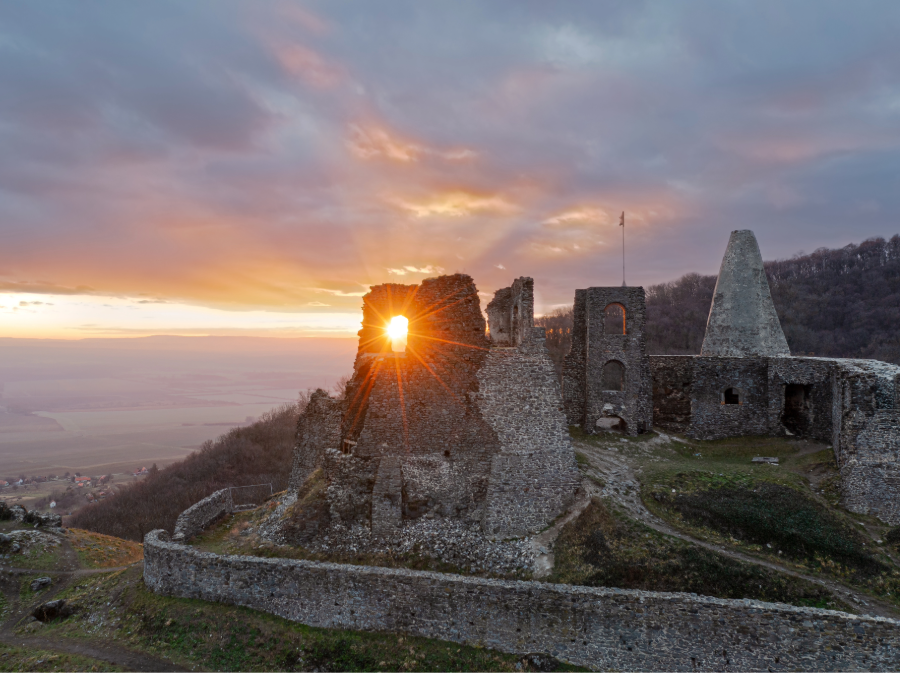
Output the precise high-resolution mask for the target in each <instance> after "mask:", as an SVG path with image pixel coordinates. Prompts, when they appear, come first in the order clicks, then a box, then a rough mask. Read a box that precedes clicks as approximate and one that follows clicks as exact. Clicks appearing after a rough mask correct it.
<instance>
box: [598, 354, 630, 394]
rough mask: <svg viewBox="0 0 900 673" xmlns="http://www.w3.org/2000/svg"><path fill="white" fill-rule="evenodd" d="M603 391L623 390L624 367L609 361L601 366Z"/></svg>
mask: <svg viewBox="0 0 900 673" xmlns="http://www.w3.org/2000/svg"><path fill="white" fill-rule="evenodd" d="M602 384H603V390H625V365H623V364H622V363H621V362H619V361H618V360H610V361H609V362H607V363H606V364H605V365H603V379H602Z"/></svg>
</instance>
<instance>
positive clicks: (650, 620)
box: [144, 530, 900, 671]
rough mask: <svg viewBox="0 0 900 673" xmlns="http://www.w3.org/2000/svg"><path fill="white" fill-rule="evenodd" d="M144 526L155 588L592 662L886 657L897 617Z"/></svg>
mask: <svg viewBox="0 0 900 673" xmlns="http://www.w3.org/2000/svg"><path fill="white" fill-rule="evenodd" d="M166 535H167V534H166V533H165V531H161V530H155V531H152V532H151V533H149V534H148V535H147V536H146V537H145V539H144V581H145V582H146V584H147V586H148V587H150V589H151V590H153V591H154V592H156V593H159V594H163V595H168V596H181V597H187V598H199V599H202V600H208V601H218V602H222V603H228V604H232V605H242V606H246V607H249V608H253V609H256V610H261V611H264V612H268V613H271V614H275V615H278V616H280V617H283V618H286V619H290V620H293V621H297V622H301V623H303V624H308V625H310V626H319V627H325V628H338V629H355V630H367V631H389V632H398V633H406V634H410V635H416V636H424V637H428V638H439V639H442V640H448V641H453V642H458V643H465V644H470V645H480V646H484V647H490V648H494V649H498V650H502V651H505V652H513V653H522V652H548V653H550V654H553V655H554V656H556V657H559V658H560V659H563V660H566V661H569V662H572V663H575V664H580V665H583V666H588V667H590V668H593V669H596V670H609V669H625V670H645V671H648V670H668V671H697V670H747V671H766V670H768V671H777V670H821V671H836V670H861V669H865V670H882V671H884V670H896V667H897V662H898V661H900V622H898V621H896V620H891V619H884V618H879V617H860V616H855V615H850V614H846V613H841V612H834V611H831V610H819V609H814V608H797V607H792V606H788V605H782V604H775V603H762V602H759V601H751V600H725V599H717V598H709V597H703V596H696V595H693V594H682V593H656V592H646V591H635V590H626V589H608V588H595V587H581V586H570V585H562V584H549V583H542V582H516V581H503V580H490V579H481V578H475V577H466V576H462V575H450V574H442V573H433V572H424V571H414V570H401V569H393V568H376V567H371V566H353V565H338V564H332V563H315V562H311V561H296V560H291V559H271V558H257V557H248V556H218V555H216V554H212V553H208V552H201V551H198V550H196V549H193V548H191V547H188V546H185V545H181V544H176V543H172V542H168V541H167V540H166Z"/></svg>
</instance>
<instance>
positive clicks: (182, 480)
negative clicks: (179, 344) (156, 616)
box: [65, 404, 300, 541]
mask: <svg viewBox="0 0 900 673" xmlns="http://www.w3.org/2000/svg"><path fill="white" fill-rule="evenodd" d="M299 412H300V407H299V406H298V405H297V404H288V405H284V406H282V407H279V408H277V409H273V410H272V411H270V412H269V413H267V414H264V415H263V416H262V418H261V419H260V420H259V421H257V422H255V423H253V424H252V425H249V426H246V427H242V428H235V429H233V430H231V431H229V432H227V433H226V434H224V435H222V436H221V437H219V438H218V439H216V440H215V441H212V442H207V443H206V444H204V446H203V448H201V449H200V450H199V451H195V452H194V453H192V454H191V455H190V456H188V457H187V458H185V459H184V460H182V461H179V462H177V463H173V464H172V465H169V466H168V467H166V468H164V469H162V470H154V471H152V472H151V474H150V475H148V476H147V477H146V478H145V479H144V480H143V481H140V482H137V483H135V484H131V485H129V486H126V487H124V488H122V489H121V490H119V491H118V492H117V493H115V494H114V495H112V496H110V497H108V498H106V499H105V500H102V501H101V502H99V503H97V504H94V505H88V506H87V507H84V508H82V509H81V510H79V511H77V512H76V513H75V514H74V515H73V516H71V517H69V518H68V520H66V522H65V524H66V525H67V526H70V527H75V528H85V529H88V530H93V531H96V532H98V533H105V534H106V535H114V536H116V537H120V538H124V539H127V540H135V541H141V540H143V539H144V534H145V533H147V532H149V531H151V530H153V529H154V528H165V529H167V530H172V528H174V526H175V520H176V519H177V518H178V515H179V514H180V513H181V512H183V511H184V510H186V509H187V508H188V507H190V506H191V505H193V504H194V503H195V502H197V501H198V500H202V499H203V498H205V497H206V496H208V495H209V494H210V493H213V492H214V491H217V490H219V489H220V488H224V487H226V486H249V485H253V484H271V485H272V489H274V491H281V490H284V489H285V488H286V487H287V483H288V479H289V477H290V470H291V454H292V451H293V448H294V436H295V433H296V427H297V416H298V414H299ZM257 491H258V492H257V493H250V492H248V493H246V494H245V495H247V496H254V495H259V494H264V495H266V496H268V495H269V493H270V492H271V491H270V489H269V488H268V487H265V488H261V489H257Z"/></svg>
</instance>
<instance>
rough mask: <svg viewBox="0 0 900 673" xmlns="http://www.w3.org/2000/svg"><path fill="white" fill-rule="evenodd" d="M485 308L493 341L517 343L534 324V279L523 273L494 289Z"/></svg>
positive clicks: (501, 344) (507, 343) (526, 338)
mask: <svg viewBox="0 0 900 673" xmlns="http://www.w3.org/2000/svg"><path fill="white" fill-rule="evenodd" d="M486 310H487V314H488V325H489V331H490V335H491V341H492V343H494V345H497V346H518V345H519V344H521V343H523V342H524V341H527V340H528V339H530V338H531V337H530V335H531V330H532V329H533V328H534V280H532V279H531V278H527V277H524V276H523V277H521V278H517V279H516V280H515V281H513V284H512V285H511V286H510V287H504V288H501V289H500V290H497V291H496V292H495V293H494V298H493V299H492V300H491V302H490V303H489V304H488V305H487V309H486Z"/></svg>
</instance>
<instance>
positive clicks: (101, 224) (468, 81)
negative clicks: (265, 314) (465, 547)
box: [0, 0, 900, 335]
mask: <svg viewBox="0 0 900 673" xmlns="http://www.w3.org/2000/svg"><path fill="white" fill-rule="evenodd" d="M398 16H403V18H404V20H403V21H398V20H397V17H398ZM898 22H900V5H898V6H895V5H892V4H890V3H885V4H882V5H879V6H878V7H877V8H874V7H863V8H862V9H860V8H858V7H856V6H855V5H854V6H852V7H851V6H849V5H847V4H845V3H837V2H830V1H824V2H823V1H822V0H797V1H796V2H794V3H791V4H790V6H782V5H779V4H775V3H772V4H770V3H761V4H760V3H749V2H731V3H704V4H690V3H681V4H679V3H669V2H665V0H648V1H646V2H635V3H593V4H585V5H577V6H576V5H570V4H567V3H525V4H524V5H523V4H521V3H516V2H507V1H504V0H497V1H496V2H492V3H444V4H434V3H432V4H429V5H428V6H427V7H422V6H420V4H419V3H415V2H412V1H410V0H398V2H397V4H396V5H395V6H394V8H393V9H391V10H389V11H386V10H384V9H383V8H382V7H381V6H380V5H375V4H370V3H363V2H360V3H317V4H314V5H307V3H304V6H300V5H297V4H296V3H287V2H285V3H282V2H278V3H252V4H248V3H239V2H233V1H232V0H222V1H221V2H208V1H206V0H198V1H197V2H191V3H172V4H165V5H164V6H163V8H162V9H161V8H160V6H159V5H157V4H155V3H147V4H124V3H113V4H111V5H109V6H107V5H103V6H100V5H95V4H91V3H88V4H84V5H78V6H77V7H76V6H74V5H70V4H66V3H62V2H58V3H54V2H52V1H51V2H49V3H0V26H2V29H0V90H2V91H3V92H4V93H5V95H3V96H0V119H2V120H3V122H2V124H0V147H2V148H3V152H2V154H0V235H2V240H3V245H2V246H0V269H2V270H3V273H2V274H0V278H3V279H5V280H3V281H0V292H4V293H12V294H15V293H20V294H28V293H33V294H35V295H50V294H55V295H86V296H87V295H92V296H95V297H97V296H104V297H116V298H120V299H122V300H123V301H127V302H128V303H129V304H130V305H131V306H137V307H140V308H141V309H142V310H143V309H147V310H149V309H152V308H153V306H152V305H150V304H147V303H140V302H150V301H167V302H170V303H171V304H173V305H174V304H177V303H179V302H187V303H189V304H191V305H194V306H205V307H210V306H212V307H219V308H227V309H228V310H229V311H246V310H248V309H254V308H261V307H264V308H267V309H274V308H278V310H281V309H284V310H290V311H302V310H308V311H309V312H321V313H327V312H330V311H332V310H334V311H337V310H345V311H347V312H354V311H358V308H359V306H358V304H359V302H358V298H359V297H360V296H361V295H362V294H364V293H365V289H366V288H368V287H369V286H371V285H373V284H376V283H382V282H388V281H390V280H398V279H400V278H404V279H405V278H417V277H418V276H417V274H428V275H431V274H433V273H443V271H441V269H446V270H447V272H456V271H459V272H465V273H469V274H471V275H472V276H473V277H474V278H475V280H476V282H477V283H479V288H481V289H483V290H485V291H490V290H493V289H496V288H494V287H492V286H491V283H492V282H495V281H494V280H493V279H494V278H497V279H498V280H497V281H496V282H498V283H499V282H500V276H501V275H502V274H497V271H498V270H499V271H505V270H506V269H515V270H516V272H517V273H522V274H526V275H530V276H534V277H535V279H536V282H537V283H538V286H539V288H540V292H539V296H540V297H541V300H542V301H544V302H548V304H553V305H556V304H559V303H562V302H566V301H571V295H572V290H573V288H576V287H588V286H591V285H604V284H612V285H618V284H620V283H621V279H620V278H618V277H617V276H618V269H620V268H621V259H620V256H621V232H620V230H619V228H618V227H617V226H616V224H617V222H618V216H619V213H620V212H621V211H622V210H625V211H626V220H627V224H626V231H627V233H626V237H627V255H628V257H627V262H628V265H629V270H630V269H632V268H634V269H635V271H634V275H632V273H631V272H630V271H629V276H628V280H629V283H635V284H637V283H642V284H649V283H653V282H659V281H665V280H671V279H673V278H676V277H678V276H679V275H680V274H682V273H685V272H688V271H699V272H703V273H714V272H715V270H716V268H717V267H718V263H719V260H720V259H721V254H722V250H723V249H724V245H725V242H726V241H727V238H728V233H729V232H730V231H731V230H732V229H736V228H753V229H755V230H756V233H757V237H758V239H759V241H760V245H761V247H762V249H763V254H764V256H766V257H767V258H773V257H779V256H785V255H789V254H791V253H792V252H793V251H794V250H797V249H799V248H804V249H811V248H815V247H818V246H830V247H839V246H842V245H845V244H847V243H849V242H851V241H854V240H855V241H858V240H861V239H864V238H867V237H870V236H879V235H880V236H890V235H892V234H894V233H897V222H898V221H900V191H898V190H897V189H896V186H897V185H896V176H897V174H898V170H900V169H898V167H900V126H898V124H897V113H898V109H900V107H898V101H900V43H898V41H897V40H896V35H895V32H896V31H895V29H894V27H895V26H896V25H897V23H898ZM800 38H802V39H800ZM861 209H864V212H861ZM848 221H852V222H854V223H855V224H854V226H853V227H847V226H846V223H847V222H848ZM408 260H420V261H419V262H416V263H415V264H406V263H405V262H406V261H408ZM426 260H427V263H426V262H425V261H426ZM497 260H503V264H501V265H499V266H498V262H497ZM500 266H505V267H506V269H503V268H499V267H500ZM28 279H41V280H40V281H37V280H28ZM21 298H23V299H27V300H29V301H31V300H32V299H35V297H33V296H32V297H21ZM36 298H37V299H40V298H41V297H36ZM326 298H327V299H328V302H327V303H328V304H329V306H321V305H320V304H323V303H326V302H324V299H326ZM54 302H55V303H56V304H57V305H56V306H55V307H54V311H53V312H52V313H53V315H56V313H58V312H59V310H60V306H61V304H62V302H61V301H57V300H54ZM17 303H18V302H17V301H16V302H11V301H5V304H6V305H7V306H10V305H15V304H17ZM170 308H171V306H166V309H170ZM325 309H328V311H326V310H325ZM539 310H540V308H539ZM21 313H24V311H23V312H21ZM40 313H41V312H37V314H40ZM46 313H50V312H49V311H48V312H46ZM122 313H123V314H124V313H125V311H122ZM130 313H137V311H130ZM37 314H36V315H37ZM100 327H102V325H100ZM2 334H3V332H0V335H2Z"/></svg>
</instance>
